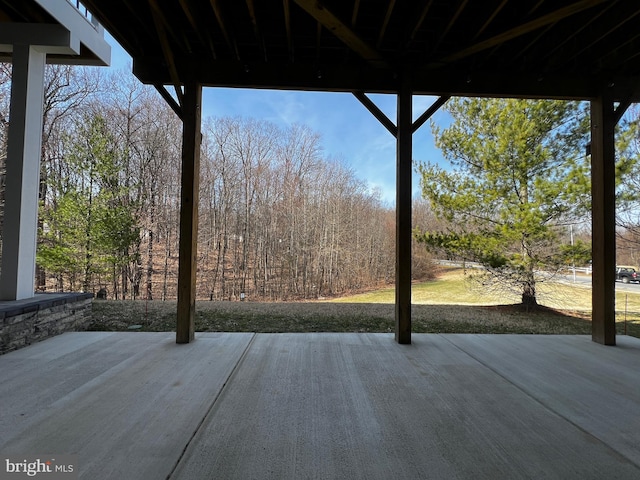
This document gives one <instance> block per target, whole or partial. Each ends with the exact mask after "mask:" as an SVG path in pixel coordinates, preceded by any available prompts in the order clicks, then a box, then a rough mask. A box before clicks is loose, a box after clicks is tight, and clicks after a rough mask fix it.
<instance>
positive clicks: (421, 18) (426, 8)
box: [407, 0, 434, 46]
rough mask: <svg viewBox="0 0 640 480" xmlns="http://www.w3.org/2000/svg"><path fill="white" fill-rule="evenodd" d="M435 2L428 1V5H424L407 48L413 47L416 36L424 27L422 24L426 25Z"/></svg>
mask: <svg viewBox="0 0 640 480" xmlns="http://www.w3.org/2000/svg"><path fill="white" fill-rule="evenodd" d="M433 1H434V0H426V3H425V4H424V7H423V8H422V11H421V12H420V15H418V20H417V21H416V23H415V25H414V26H413V29H412V30H411V35H410V36H409V42H408V44H407V46H409V45H411V43H412V42H413V40H414V39H415V38H416V35H417V34H418V31H419V30H420V27H422V24H423V23H424V20H425V18H427V14H428V13H429V9H430V8H431V5H433Z"/></svg>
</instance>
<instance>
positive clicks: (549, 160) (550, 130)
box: [416, 98, 590, 307]
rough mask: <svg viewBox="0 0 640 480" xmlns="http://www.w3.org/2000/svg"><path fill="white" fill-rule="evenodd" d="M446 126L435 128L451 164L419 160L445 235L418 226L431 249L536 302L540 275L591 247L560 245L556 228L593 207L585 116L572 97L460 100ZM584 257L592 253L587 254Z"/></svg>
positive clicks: (426, 190) (438, 142) (426, 193)
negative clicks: (470, 263) (474, 264)
mask: <svg viewBox="0 0 640 480" xmlns="http://www.w3.org/2000/svg"><path fill="white" fill-rule="evenodd" d="M447 110H448V111H449V113H450V114H451V116H452V119H453V121H452V123H451V124H450V125H449V126H448V127H446V128H438V127H435V126H434V127H433V130H434V135H435V137H436V145H437V146H438V148H440V149H441V150H442V152H443V155H444V158H445V159H446V160H448V161H449V162H450V163H451V166H452V167H453V168H450V169H445V168H441V167H439V166H437V165H434V164H430V163H423V164H421V165H419V167H418V169H419V172H420V174H421V177H422V178H421V186H422V192H423V196H424V197H425V198H427V199H429V200H430V202H431V205H432V208H433V210H434V212H435V213H436V215H438V216H439V217H440V218H443V219H446V220H447V221H448V222H449V225H450V227H449V229H448V230H447V231H438V232H417V233H416V236H417V237H418V239H419V240H420V241H422V242H424V243H425V244H426V245H427V246H428V248H431V249H439V250H440V251H444V252H446V253H447V254H448V255H453V256H458V257H462V258H467V259H473V260H475V261H478V262H480V263H481V264H482V265H484V267H485V268H486V270H485V274H484V278H485V279H487V278H490V279H491V280H492V281H496V282H498V283H499V284H500V285H502V286H509V287H511V288H514V289H515V290H516V291H518V292H519V293H520V294H521V298H522V303H523V305H526V306H527V307H530V306H535V305H537V298H536V281H537V279H536V272H537V271H538V270H540V269H554V268H556V269H557V268H558V267H559V266H560V265H561V264H562V263H563V261H565V260H566V258H567V256H568V255H573V256H574V257H575V256H576V254H578V253H582V254H584V252H588V251H589V248H588V246H587V245H584V244H582V245H580V248H576V246H575V245H574V248H573V249H571V248H567V247H566V246H565V247H564V248H563V247H562V246H561V242H559V239H558V236H559V234H560V233H561V232H562V225H563V223H564V225H566V224H567V222H571V221H574V219H575V218H579V217H581V216H583V215H584V214H585V212H586V211H587V209H588V207H589V198H590V197H589V191H590V184H589V164H588V159H587V158H586V156H585V153H584V151H585V150H584V146H585V144H586V142H587V139H586V136H585V135H586V133H587V132H588V130H587V123H586V122H587V120H588V116H586V115H584V112H583V111H582V106H581V105H580V104H578V103H575V102H560V101H550V100H545V101H529V100H505V99H467V98H462V99H456V100H452V101H451V102H450V103H449V104H448V106H447ZM587 258H588V257H587Z"/></svg>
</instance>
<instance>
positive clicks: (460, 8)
mask: <svg viewBox="0 0 640 480" xmlns="http://www.w3.org/2000/svg"><path fill="white" fill-rule="evenodd" d="M467 2H468V0H461V1H460V3H459V4H458V8H457V9H456V12H455V13H454V14H453V16H452V17H451V20H449V23H448V24H447V26H446V27H445V28H444V31H443V32H442V35H440V38H439V39H438V41H437V42H436V46H435V48H434V50H437V49H438V46H440V44H441V43H442V41H443V40H444V37H446V36H447V33H449V31H450V30H451V29H452V28H453V25H455V23H456V20H458V17H459V16H460V14H461V13H462V12H463V11H464V9H465V7H466V6H467Z"/></svg>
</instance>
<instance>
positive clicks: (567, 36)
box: [544, 1, 617, 59]
mask: <svg viewBox="0 0 640 480" xmlns="http://www.w3.org/2000/svg"><path fill="white" fill-rule="evenodd" d="M616 3H617V2H616V1H614V2H611V4H610V5H606V6H605V7H604V8H603V9H602V11H601V12H600V13H598V14H597V15H594V16H593V17H591V18H590V19H589V21H588V22H584V23H583V24H581V25H580V26H579V27H578V28H576V29H575V30H574V31H572V32H566V33H565V35H564V39H563V40H562V41H561V42H559V43H558V44H556V46H555V47H554V48H552V49H551V50H550V51H549V52H548V53H547V54H545V55H544V58H545V59H546V58H549V57H552V56H553V55H554V54H555V53H556V52H557V51H558V50H559V49H561V48H562V47H563V46H564V45H566V44H567V42H569V41H570V40H572V39H573V38H575V37H576V36H577V35H578V34H579V33H580V32H582V31H583V30H585V29H587V28H589V27H590V26H591V25H592V24H593V23H594V22H596V21H597V20H598V18H600V17H601V16H602V15H604V14H605V12H607V11H608V10H609V9H610V8H611V7H613V6H614V5H615V4H616Z"/></svg>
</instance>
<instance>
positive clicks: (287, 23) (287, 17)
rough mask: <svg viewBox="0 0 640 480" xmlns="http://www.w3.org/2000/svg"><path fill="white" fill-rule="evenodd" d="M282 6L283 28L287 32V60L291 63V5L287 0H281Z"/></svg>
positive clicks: (292, 58) (292, 55)
mask: <svg viewBox="0 0 640 480" xmlns="http://www.w3.org/2000/svg"><path fill="white" fill-rule="evenodd" d="M282 6H283V8H284V28H285V31H286V32H287V49H288V50H289V61H290V62H291V63H293V60H294V53H293V35H292V33H291V6H290V4H289V0H282Z"/></svg>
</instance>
